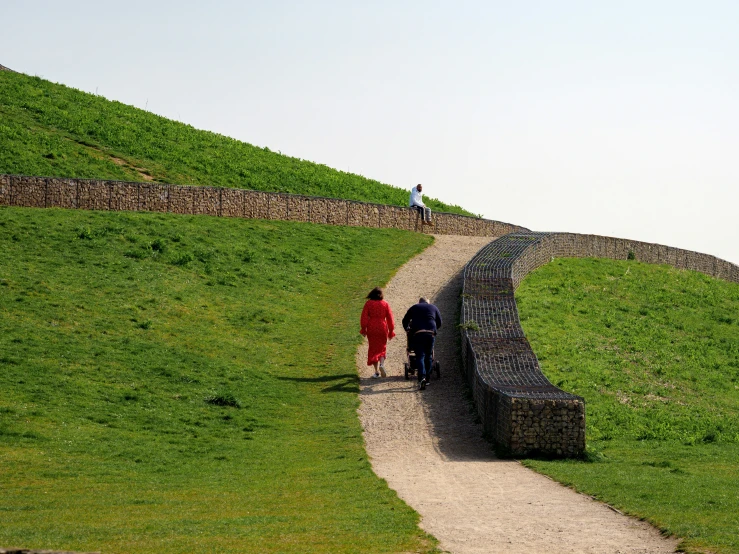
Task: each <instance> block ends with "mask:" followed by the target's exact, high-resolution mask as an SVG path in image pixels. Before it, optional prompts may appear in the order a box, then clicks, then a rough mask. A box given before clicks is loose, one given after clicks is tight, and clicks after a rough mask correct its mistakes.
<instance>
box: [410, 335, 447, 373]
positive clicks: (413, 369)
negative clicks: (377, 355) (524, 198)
mask: <svg viewBox="0 0 739 554" xmlns="http://www.w3.org/2000/svg"><path fill="white" fill-rule="evenodd" d="M405 337H406V343H405V344H406V346H405V357H406V359H405V362H404V363H403V368H404V369H405V378H406V379H410V378H411V375H415V374H416V353H415V352H413V349H412V348H411V333H410V331H409V330H408V329H406V330H405ZM433 374H436V379H437V380H438V379H441V366H440V365H439V362H437V361H436V356H435V355H434V351H433V350H432V351H431V373H430V374H429V375H428V376H427V377H428V379H429V381H430V380H431V375H433Z"/></svg>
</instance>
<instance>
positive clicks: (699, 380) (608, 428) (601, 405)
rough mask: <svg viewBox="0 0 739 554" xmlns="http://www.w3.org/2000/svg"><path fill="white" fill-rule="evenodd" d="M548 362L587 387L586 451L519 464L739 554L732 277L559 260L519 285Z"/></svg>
mask: <svg viewBox="0 0 739 554" xmlns="http://www.w3.org/2000/svg"><path fill="white" fill-rule="evenodd" d="M517 300H518V305H519V309H520V313H521V322H522V324H523V327H524V329H525V331H526V334H527V336H528V337H529V339H530V340H531V343H532V346H533V348H534V351H535V352H536V354H537V356H538V358H539V360H540V362H541V365H542V368H543V370H544V373H545V374H546V375H547V377H548V378H549V379H550V380H551V381H552V382H553V383H554V384H556V385H557V386H559V387H561V388H563V389H564V390H567V391H570V392H573V393H576V394H579V395H581V396H583V397H584V398H585V402H586V417H587V441H588V455H587V460H584V461H576V460H570V461H544V460H527V461H526V462H525V463H526V464H527V465H529V466H530V467H533V468H534V469H536V470H538V471H541V472H543V473H546V474H547V475H550V476H552V477H554V478H555V479H557V480H559V481H561V482H563V483H566V484H568V485H570V486H572V487H574V488H576V489H578V490H581V491H584V492H587V493H588V494H591V495H593V496H595V497H597V498H600V499H602V500H604V501H606V502H608V503H610V504H611V505H613V506H615V507H617V508H619V509H621V510H624V511H626V512H628V513H630V514H634V515H636V516H638V517H642V518H646V519H648V520H649V521H651V522H653V523H654V524H655V525H657V526H658V527H659V528H661V529H662V530H664V531H665V532H667V533H671V534H674V535H676V536H679V537H681V538H684V539H685V541H684V543H683V547H684V548H685V549H686V550H688V551H702V550H705V549H708V550H710V551H712V552H722V553H739V479H737V476H739V285H737V284H736V283H727V282H724V281H719V280H716V279H712V278H710V277H707V276H705V275H702V274H700V273H695V272H688V271H679V270H676V269H672V268H669V267H666V266H654V265H647V264H642V263H638V262H633V261H623V262H617V261H611V260H592V259H586V260H555V261H554V262H552V263H550V264H548V265H546V266H544V267H542V268H540V269H539V270H537V271H535V272H534V273H532V274H531V275H530V276H529V277H527V278H526V279H525V280H524V282H523V283H522V285H521V287H520V289H519V290H518V292H517Z"/></svg>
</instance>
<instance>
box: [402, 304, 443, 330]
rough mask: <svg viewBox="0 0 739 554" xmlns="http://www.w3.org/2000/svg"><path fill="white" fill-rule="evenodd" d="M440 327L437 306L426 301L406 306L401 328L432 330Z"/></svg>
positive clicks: (439, 314)
mask: <svg viewBox="0 0 739 554" xmlns="http://www.w3.org/2000/svg"><path fill="white" fill-rule="evenodd" d="M440 327H441V313H439V308H437V307H436V306H434V305H433V304H429V303H428V302H419V303H418V304H415V305H413V306H411V307H410V308H408V311H407V312H406V313H405V316H404V317H403V329H409V330H410V331H411V332H416V331H433V332H434V333H436V330H437V329H439V328H440Z"/></svg>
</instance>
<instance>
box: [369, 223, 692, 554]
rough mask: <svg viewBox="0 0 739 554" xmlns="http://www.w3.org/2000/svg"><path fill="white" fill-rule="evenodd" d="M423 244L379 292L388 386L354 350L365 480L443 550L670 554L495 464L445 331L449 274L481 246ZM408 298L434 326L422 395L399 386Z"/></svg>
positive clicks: (595, 505)
mask: <svg viewBox="0 0 739 554" xmlns="http://www.w3.org/2000/svg"><path fill="white" fill-rule="evenodd" d="M435 238H436V241H435V243H434V244H433V245H432V246H431V247H429V248H428V249H426V250H425V251H424V252H422V253H421V254H420V255H418V256H416V257H415V258H414V259H413V260H411V261H410V262H408V263H407V264H406V265H405V266H403V267H402V268H401V269H400V270H399V271H398V273H397V275H396V276H395V277H394V278H393V279H392V281H391V282H390V283H389V284H388V286H387V288H386V289H385V299H386V300H388V302H389V303H390V306H391V308H392V309H393V313H394V314H395V318H396V322H397V325H398V329H397V330H396V332H397V331H399V332H398V337H397V338H396V339H394V340H392V341H391V342H390V343H389V345H388V360H387V362H386V367H387V370H388V378H386V379H371V378H370V376H371V375H372V368H371V367H368V366H367V365H366V360H367V354H366V352H367V351H366V344H365V346H363V347H362V348H360V349H359V351H358V352H357V366H358V368H359V372H360V376H361V395H360V399H361V406H360V409H359V416H360V418H361V421H362V426H363V428H364V439H365V442H366V447H367V451H368V453H369V455H370V458H371V460H372V466H373V468H374V471H375V473H376V474H377V475H378V476H379V477H381V478H383V479H386V480H387V482H388V483H389V485H390V487H391V488H393V489H394V490H396V491H397V492H398V495H399V496H400V497H401V498H402V499H403V500H404V501H405V502H407V503H408V504H409V505H410V506H412V507H413V508H414V509H415V510H416V511H418V512H419V513H420V514H421V518H422V519H421V527H422V528H423V529H424V530H425V531H427V532H428V533H430V534H432V535H434V536H435V537H436V538H437V539H439V541H440V543H441V547H442V548H443V549H445V550H447V551H449V552H454V553H458V554H468V553H469V554H472V553H527V554H531V553H539V552H541V553H547V554H559V553H565V552H567V553H604V554H605V553H608V554H616V553H618V554H627V553H628V554H637V553H638V554H642V553H643V554H647V553H649V554H661V553H668V552H674V551H675V548H676V545H677V541H676V540H674V539H669V538H665V537H663V536H661V535H660V533H659V532H658V531H657V530H656V529H654V528H653V527H651V526H650V525H648V524H646V523H644V522H641V521H638V520H636V519H633V518H629V517H626V516H623V515H621V514H620V513H617V512H616V511H614V510H613V509H612V508H610V507H608V506H606V505H604V504H601V503H599V502H597V501H595V500H593V499H591V498H590V497H587V496H584V495H581V494H577V493H576V492H574V491H572V490H571V489H568V488H566V487H563V486H562V485H559V484H558V483H555V482H554V481H552V480H550V479H548V478H547V477H544V476H542V475H539V474H537V473H534V472H533V471H531V470H529V469H526V468H524V467H523V466H522V465H521V464H519V463H518V462H516V461H513V460H500V459H497V458H496V457H495V455H494V454H493V452H492V449H491V446H490V444H489V443H488V442H486V441H485V440H484V439H483V438H482V428H481V426H480V425H479V424H476V423H475V422H474V419H473V416H472V412H471V409H470V405H469V402H468V400H467V399H466V398H465V396H464V394H465V393H464V391H465V388H464V382H463V378H462V376H461V372H460V363H461V361H460V356H459V352H458V344H459V341H458V335H457V333H458V329H457V327H456V323H457V321H458V306H459V293H460V289H461V270H462V269H463V267H464V265H465V264H466V263H467V261H469V260H470V259H471V258H472V256H473V255H474V254H475V253H476V252H477V251H478V250H479V249H480V248H482V247H483V246H484V245H485V244H487V243H488V242H489V239H485V238H480V237H457V236H436V237H435ZM419 296H426V297H428V298H430V299H432V301H433V302H434V303H435V304H436V305H437V306H438V307H439V309H440V310H441V313H442V317H443V318H444V322H445V324H444V326H443V328H442V329H441V330H440V332H439V334H438V336H437V342H436V348H435V354H436V358H437V360H439V361H440V363H441V374H442V378H441V380H439V381H435V380H434V381H432V383H431V384H430V385H429V386H428V387H427V388H426V390H424V391H419V390H417V386H416V382H415V380H410V381H406V380H405V378H404V376H403V361H404V360H405V336H404V333H403V331H402V329H400V320H401V319H402V317H403V315H404V314H405V312H406V310H407V309H408V308H409V307H410V306H412V305H413V304H414V303H415V302H417V301H418V298H419ZM357 326H359V323H358V322H357Z"/></svg>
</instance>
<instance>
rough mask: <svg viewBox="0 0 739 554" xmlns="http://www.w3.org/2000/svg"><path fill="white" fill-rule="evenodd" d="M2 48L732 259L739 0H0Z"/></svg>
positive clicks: (329, 157) (418, 175)
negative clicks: (298, 0) (440, 0)
mask: <svg viewBox="0 0 739 554" xmlns="http://www.w3.org/2000/svg"><path fill="white" fill-rule="evenodd" d="M0 19H1V21H0V28H1V29H2V33H0V64H3V65H6V66H8V67H10V68H12V69H15V70H17V71H21V72H23V73H27V74H30V75H39V76H41V77H44V78H46V79H49V80H51V81H54V82H58V83H63V84H65V85H68V86H71V87H75V88H78V89H81V90H84V91H88V92H93V93H94V92H97V93H99V94H101V95H103V96H105V97H106V98H109V99H113V100H119V101H121V102H124V103H126V104H131V105H134V106H137V107H139V108H145V109H148V110H149V111H152V112H155V113H157V114H161V115H164V116H166V117H170V118H172V119H177V120H179V121H183V122H186V123H189V124H191V125H193V126H194V127H197V128H200V129H207V130H210V131H215V132H218V133H222V134H224V135H228V136H231V137H234V138H237V139H239V140H242V141H245V142H249V143H251V144H255V145H257V146H268V147H269V148H270V149H272V150H275V151H280V152H282V153H284V154H288V155H291V156H295V157H299V158H303V159H307V160H311V161H315V162H318V163H323V164H326V165H329V166H331V167H335V168H337V169H342V170H345V171H351V172H353V173H358V174H361V175H364V176H366V177H370V178H373V179H377V180H379V181H382V182H385V183H388V184H392V185H395V186H398V187H403V188H408V189H410V187H411V186H413V185H415V184H416V183H423V184H424V193H425V194H427V195H429V196H432V197H436V198H439V199H440V200H443V201H445V202H449V203H453V204H459V205H461V206H463V207H464V208H466V209H468V210H470V211H472V212H474V213H478V214H481V215H483V216H484V217H488V218H491V219H497V220H502V221H507V222H511V223H516V224H520V225H524V226H526V227H529V228H531V229H533V230H537V231H570V232H579V233H594V234H602V235H609V236H616V237H623V238H631V239H636V240H643V241H647V242H658V243H661V244H667V245H670V246H677V247H681V248H686V249H690V250H697V251H699V252H705V253H708V254H713V255H715V256H718V257H720V258H723V259H726V260H729V261H732V262H734V263H739V224H738V223H737V206H739V187H738V186H737V185H738V184H739V163H738V161H737V159H738V158H739V155H738V154H739V2H736V1H734V0H731V1H730V0H726V1H714V0H704V1H701V2H698V1H692V2H687V1H680V0H654V1H650V0H640V1H633V0H620V1H618V2H615V1H612V2H598V1H593V0H589V1H569V0H559V1H554V0H549V1H546V2H545V1H521V2H510V1H509V2H500V1H486V2H483V1H479V2H478V1H467V2H465V1H457V2H434V1H426V2H421V1H415V0H413V1H402V0H396V1H392V2H390V1H375V2H351V1H349V0H345V1H326V0H315V1H313V2H288V1H279V0H273V1H270V2H266V1H265V2H250V1H241V2H236V1H228V2H226V1H224V2H218V1H212V2H193V1H189V0H181V1H177V2H174V1H172V2H165V1H160V0H150V1H146V2H144V1H140V0H130V1H127V2H109V1H75V0H69V1H65V2H59V1H58V0H57V1H33V0H3V2H2V7H1V8H0Z"/></svg>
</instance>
